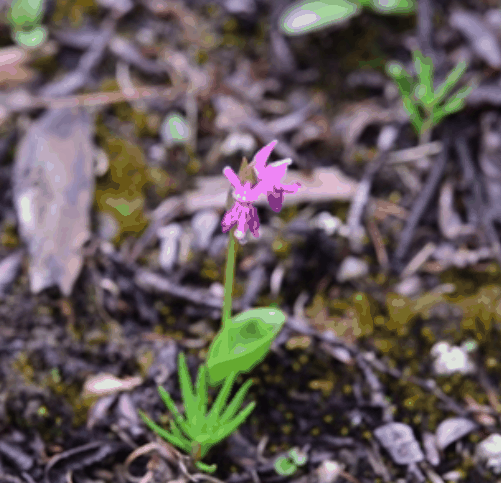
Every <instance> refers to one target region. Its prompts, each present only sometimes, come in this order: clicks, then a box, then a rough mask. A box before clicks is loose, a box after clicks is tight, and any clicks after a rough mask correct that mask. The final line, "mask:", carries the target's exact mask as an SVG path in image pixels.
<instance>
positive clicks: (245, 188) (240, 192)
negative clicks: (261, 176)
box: [221, 166, 262, 240]
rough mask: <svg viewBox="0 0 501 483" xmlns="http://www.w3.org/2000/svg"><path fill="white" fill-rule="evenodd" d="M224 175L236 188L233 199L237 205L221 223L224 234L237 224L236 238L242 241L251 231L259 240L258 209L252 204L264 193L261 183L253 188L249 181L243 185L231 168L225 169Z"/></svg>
mask: <svg viewBox="0 0 501 483" xmlns="http://www.w3.org/2000/svg"><path fill="white" fill-rule="evenodd" d="M223 174H224V175H225V176H226V178H227V179H228V181H229V182H230V183H231V185H232V186H233V188H234V191H233V198H234V199H235V204H234V205H233V207H232V208H231V210H229V211H227V212H226V213H225V214H224V216H223V220H222V222H221V224H222V226H223V233H226V232H227V231H228V230H229V229H230V228H231V227H232V226H233V225H234V224H235V223H236V224H237V229H236V230H235V237H236V238H238V239H239V240H242V239H243V237H244V235H245V232H246V230H247V229H249V230H250V232H251V233H252V235H253V236H254V237H255V238H258V237H259V218H258V215H257V209H256V207H255V206H254V205H253V204H252V203H254V202H255V201H257V199H258V197H259V195H260V194H261V193H262V190H261V188H260V183H258V184H256V185H254V186H253V187H251V184H250V182H249V181H247V182H246V183H245V184H242V182H241V181H240V179H239V178H238V176H237V174H236V173H235V171H233V170H232V169H231V168H230V167H229V166H227V167H226V168H224V169H223Z"/></svg>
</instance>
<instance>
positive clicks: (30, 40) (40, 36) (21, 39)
mask: <svg viewBox="0 0 501 483" xmlns="http://www.w3.org/2000/svg"><path fill="white" fill-rule="evenodd" d="M46 39H47V29H46V28H45V27H42V26H39V27H35V28H33V29H31V30H29V31H26V32H25V31H24V30H15V31H14V40H15V42H16V43H17V44H18V45H21V46H23V47H29V48H35V47H38V46H39V45H42V44H43V43H44V42H45V40H46Z"/></svg>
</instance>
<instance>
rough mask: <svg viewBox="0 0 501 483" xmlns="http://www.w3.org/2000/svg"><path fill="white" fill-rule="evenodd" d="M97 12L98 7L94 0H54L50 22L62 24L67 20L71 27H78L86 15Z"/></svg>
mask: <svg viewBox="0 0 501 483" xmlns="http://www.w3.org/2000/svg"><path fill="white" fill-rule="evenodd" d="M98 14H99V7H98V4H97V3H96V1H95V0H56V5H55V8H54V13H53V14H52V22H53V23H54V24H55V25H57V26H62V25H64V23H65V21H68V22H69V24H70V25H71V26H72V27H80V26H81V25H82V23H83V20H84V18H85V17H86V16H87V15H92V16H97V15H98Z"/></svg>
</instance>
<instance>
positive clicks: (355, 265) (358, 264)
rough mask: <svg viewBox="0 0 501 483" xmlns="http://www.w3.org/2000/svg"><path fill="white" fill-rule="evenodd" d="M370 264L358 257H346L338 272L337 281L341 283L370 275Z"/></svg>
mask: <svg viewBox="0 0 501 483" xmlns="http://www.w3.org/2000/svg"><path fill="white" fill-rule="evenodd" d="M368 273H369V264H368V263H367V262H366V261H364V260H361V259H360V258H356V257H351V256H349V257H346V258H345V259H344V260H343V261H342V263H341V266H340V267H339V270H338V272H337V280H338V282H339V283H343V282H346V281H348V280H353V279H355V278H360V277H364V276H366V275H368Z"/></svg>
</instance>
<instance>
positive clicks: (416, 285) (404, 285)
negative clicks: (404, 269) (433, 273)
mask: <svg viewBox="0 0 501 483" xmlns="http://www.w3.org/2000/svg"><path fill="white" fill-rule="evenodd" d="M421 290H422V283H421V278H420V277H419V276H417V275H412V276H410V277H407V278H404V280H402V281H401V282H400V283H398V284H397V285H395V292H397V293H398V294H399V295H403V296H404V297H413V296H415V295H418V294H419V293H420V292H421Z"/></svg>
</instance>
